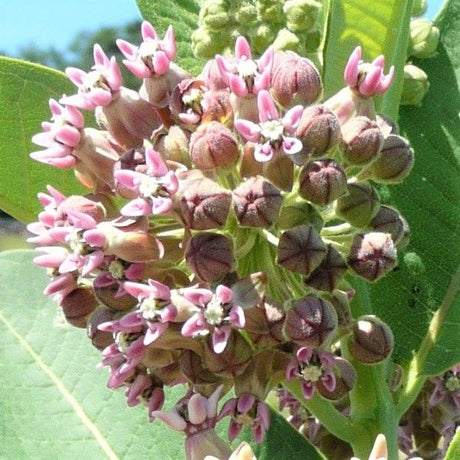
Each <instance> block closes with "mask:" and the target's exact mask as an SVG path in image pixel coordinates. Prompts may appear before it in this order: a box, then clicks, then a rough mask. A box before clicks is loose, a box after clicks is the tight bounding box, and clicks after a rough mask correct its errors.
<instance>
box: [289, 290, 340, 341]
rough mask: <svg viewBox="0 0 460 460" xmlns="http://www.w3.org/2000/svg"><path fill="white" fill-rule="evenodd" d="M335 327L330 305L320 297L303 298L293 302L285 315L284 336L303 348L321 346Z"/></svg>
mask: <svg viewBox="0 0 460 460" xmlns="http://www.w3.org/2000/svg"><path fill="white" fill-rule="evenodd" d="M336 327H337V315H336V313H335V310H334V308H333V307H332V305H331V304H330V303H329V302H328V301H327V300H324V299H322V298H321V297H314V296H305V297H303V298H301V299H297V300H295V301H294V302H293V304H292V306H291V308H290V309H289V311H288V312H287V313H286V319H285V321H284V328H283V331H284V335H285V336H286V337H287V338H288V339H289V340H292V341H293V342H295V343H296V344H299V345H301V346H304V347H308V348H315V347H319V346H321V345H322V344H323V343H324V342H326V340H327V339H328V338H329V337H330V336H331V334H332V333H333V332H334V331H335V329H336Z"/></svg>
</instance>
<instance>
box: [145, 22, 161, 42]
mask: <svg viewBox="0 0 460 460" xmlns="http://www.w3.org/2000/svg"><path fill="white" fill-rule="evenodd" d="M141 34H142V38H143V39H144V41H145V40H147V39H149V38H150V39H152V40H159V37H158V35H157V33H156V32H155V29H154V28H153V26H152V24H150V22H148V21H143V22H142V25H141Z"/></svg>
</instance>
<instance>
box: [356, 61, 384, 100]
mask: <svg viewBox="0 0 460 460" xmlns="http://www.w3.org/2000/svg"><path fill="white" fill-rule="evenodd" d="M381 76H382V69H380V68H379V67H372V68H371V69H370V70H369V71H368V72H367V74H366V76H365V78H364V80H363V81H362V82H361V83H360V84H359V92H360V93H361V94H362V95H363V96H373V95H374V94H375V91H376V89H377V87H378V85H379V82H380V78H381Z"/></svg>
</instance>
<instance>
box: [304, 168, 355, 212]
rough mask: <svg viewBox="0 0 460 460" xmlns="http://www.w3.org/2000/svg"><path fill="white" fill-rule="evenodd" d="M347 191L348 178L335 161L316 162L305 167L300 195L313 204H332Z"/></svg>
mask: <svg viewBox="0 0 460 460" xmlns="http://www.w3.org/2000/svg"><path fill="white" fill-rule="evenodd" d="M346 191H347V176H346V175H345V171H344V170H343V169H342V167H341V166H340V165H339V164H338V163H337V162H335V161H334V160H316V161H312V162H311V163H307V164H306V165H304V167H303V168H302V170H301V171H300V176H299V194H300V196H301V197H302V198H305V199H306V200H308V201H311V202H312V203H315V204H319V205H326V204H329V203H332V202H333V201H335V200H336V199H337V198H339V197H340V196H342V195H344V194H345V193H346Z"/></svg>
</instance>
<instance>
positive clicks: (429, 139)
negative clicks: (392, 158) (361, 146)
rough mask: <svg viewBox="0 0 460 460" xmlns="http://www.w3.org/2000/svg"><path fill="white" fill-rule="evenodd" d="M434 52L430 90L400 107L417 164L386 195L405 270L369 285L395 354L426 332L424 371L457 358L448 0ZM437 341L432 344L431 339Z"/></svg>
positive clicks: (457, 146) (459, 135)
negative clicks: (403, 238)
mask: <svg viewBox="0 0 460 460" xmlns="http://www.w3.org/2000/svg"><path fill="white" fill-rule="evenodd" d="M437 24H438V26H439V27H440V29H441V44H440V46H439V49H438V54H437V56H436V57H433V58H431V59H427V60H424V61H421V62H418V63H417V65H419V66H420V67H422V68H423V69H424V70H425V72H426V73H427V74H428V76H429V81H430V84H431V86H430V90H429V92H428V95H427V96H426V98H425V100H424V102H423V105H422V106H421V107H403V108H402V109H401V113H400V126H401V128H402V131H403V133H404V135H405V136H406V137H407V138H408V139H409V140H410V142H411V144H412V146H413V148H414V150H415V166H414V169H413V171H412V173H411V175H410V176H409V178H408V179H407V180H406V181H405V182H404V183H403V184H401V185H398V186H394V187H391V188H390V189H388V190H386V189H383V190H382V192H383V193H382V195H383V196H385V197H386V199H387V200H388V201H389V202H390V203H391V204H393V205H395V206H396V207H397V208H398V209H399V210H400V211H401V212H402V214H403V215H404V216H405V217H406V218H407V220H408V222H409V224H410V227H411V242H410V244H409V246H408V248H407V249H406V251H405V252H404V253H402V254H400V270H398V271H396V272H394V273H393V274H392V275H391V276H388V277H386V278H385V279H384V280H382V281H381V282H379V283H378V284H377V285H375V286H372V287H371V298H372V303H373V305H374V308H375V311H376V312H377V313H378V314H379V315H380V316H382V317H383V319H385V320H386V321H387V322H388V323H389V324H390V325H391V328H392V330H393V332H394V333H395V337H396V350H395V355H396V358H397V360H398V361H399V362H401V363H403V364H404V363H406V362H407V361H409V360H410V359H411V357H412V353H413V350H417V348H419V346H420V344H421V343H422V339H423V337H424V336H425V334H426V332H427V328H428V325H429V321H430V320H431V318H432V315H433V312H434V311H436V310H438V309H440V308H441V310H440V312H439V313H438V314H437V315H436V318H435V319H436V320H435V321H433V322H432V324H431V329H430V336H428V337H427V339H425V341H424V348H425V350H424V351H425V352H426V351H428V348H429V349H430V350H431V351H430V352H429V353H427V355H426V359H425V362H424V363H423V365H422V363H419V364H420V365H421V367H420V368H419V372H420V373H423V374H427V375H433V374H438V373H440V372H442V371H444V370H445V369H446V368H448V367H450V366H452V365H453V364H455V363H458V362H460V334H459V333H458V330H459V325H460V300H459V297H458V289H459V276H460V275H459V272H458V263H459V255H460V232H459V228H460V227H459V224H460V210H459V202H460V181H459V169H460V168H459V160H460V131H459V124H458V121H459V120H458V114H459V111H460V95H459V90H458V88H459V81H460V56H459V50H458V46H457V45H458V41H459V39H460V4H459V3H458V2H455V1H451V2H449V3H448V6H447V8H446V9H444V11H443V14H442V15H441V16H440V18H439V20H438V21H437ZM430 341H433V343H430Z"/></svg>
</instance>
